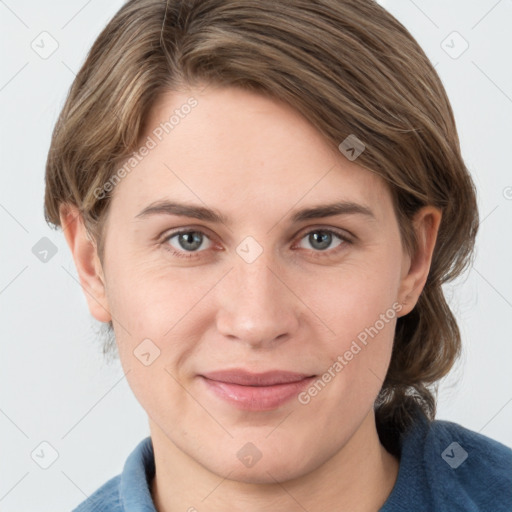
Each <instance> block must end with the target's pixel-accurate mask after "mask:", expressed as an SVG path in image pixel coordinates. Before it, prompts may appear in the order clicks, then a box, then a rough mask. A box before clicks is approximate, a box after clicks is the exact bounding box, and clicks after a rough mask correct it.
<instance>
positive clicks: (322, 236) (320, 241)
mask: <svg viewBox="0 0 512 512" xmlns="http://www.w3.org/2000/svg"><path fill="white" fill-rule="evenodd" d="M335 239H338V241H339V242H338V244H337V245H336V246H334V248H332V243H333V240H335ZM304 240H305V241H306V242H307V243H309V244H310V245H311V246H312V247H313V255H314V256H315V257H317V256H322V253H329V255H331V254H332V253H334V254H336V253H337V252H338V251H339V250H342V249H343V247H342V246H344V245H345V244H351V243H352V241H351V240H350V239H349V238H348V236H345V235H343V234H341V233H339V232H338V231H334V230H332V229H321V228H319V229H314V230H312V231H308V232H307V233H306V234H305V235H304V236H303V237H302V238H301V242H302V241H304Z"/></svg>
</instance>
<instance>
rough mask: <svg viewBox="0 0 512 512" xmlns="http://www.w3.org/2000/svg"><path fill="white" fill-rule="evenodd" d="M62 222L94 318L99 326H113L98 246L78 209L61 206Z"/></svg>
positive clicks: (66, 205)
mask: <svg viewBox="0 0 512 512" xmlns="http://www.w3.org/2000/svg"><path fill="white" fill-rule="evenodd" d="M59 214H60V222H61V226H62V229H63V232H64V236H65V237H66V241H67V243H68V245H69V248H70V249H71V253H72V255H73V259H74V261H75V266H76V269H77V271H78V277H79V279H80V284H81V285H82V290H83V291H84V293H85V298H86V299H87V304H88V306H89V311H90V312H91V315H92V316H93V317H94V318H96V320H98V321H100V322H110V321H111V320H112V317H111V315H110V310H109V307H108V302H107V296H106V287H105V279H104V275H103V269H102V266H101V262H100V259H99V256H98V252H97V247H96V243H95V241H94V240H93V238H92V237H91V236H90V235H89V233H88V232H87V230H86V228H85V225H84V222H83V218H82V215H81V214H80V212H79V210H78V208H77V207H76V206H74V205H70V204H62V205H61V206H60V208H59Z"/></svg>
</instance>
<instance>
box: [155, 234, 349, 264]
mask: <svg viewBox="0 0 512 512" xmlns="http://www.w3.org/2000/svg"><path fill="white" fill-rule="evenodd" d="M318 232H321V233H328V234H331V235H334V236H335V237H337V238H339V239H340V240H341V241H342V242H344V243H342V244H340V245H338V246H337V247H336V248H334V249H330V250H329V249H327V250H325V251H319V250H317V251H314V250H313V251H312V256H313V257H314V258H321V257H325V256H326V255H327V256H332V255H335V254H337V253H338V251H340V250H343V248H344V246H345V245H346V244H349V245H352V244H353V243H354V242H353V241H352V240H351V239H350V238H349V237H347V236H345V235H343V234H341V233H340V232H339V231H336V230H333V229H328V228H315V229H312V230H310V231H307V232H306V233H304V235H303V236H301V237H300V239H299V241H300V240H302V239H303V238H305V237H306V236H308V235H310V234H311V233H318ZM183 233H200V234H201V235H204V236H206V237H207V238H209V237H208V235H207V234H206V233H204V232H203V231H201V230H199V229H182V230H179V231H175V232H172V233H170V234H168V235H167V236H166V237H165V238H164V239H163V240H162V242H161V243H162V245H163V246H164V249H165V250H167V251H169V252H170V253H171V254H172V255H173V256H176V257H178V258H184V259H192V258H195V257H197V255H198V254H199V253H201V252H203V251H195V252H194V251H193V252H188V253H187V252H186V251H176V250H175V249H174V248H173V247H172V246H170V245H169V243H168V242H169V240H170V239H171V238H174V237H175V236H177V235H181V234H183ZM306 250H307V249H306Z"/></svg>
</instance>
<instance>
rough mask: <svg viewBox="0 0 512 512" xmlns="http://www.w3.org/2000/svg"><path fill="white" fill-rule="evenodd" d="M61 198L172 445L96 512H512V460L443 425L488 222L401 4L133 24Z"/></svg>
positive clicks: (72, 107)
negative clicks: (444, 397)
mask: <svg viewBox="0 0 512 512" xmlns="http://www.w3.org/2000/svg"><path fill="white" fill-rule="evenodd" d="M46 187H47V188H46V197H45V215H46V218H47V221H48V222H50V223H51V224H53V225H55V226H61V227H62V228H63V230H64V235H65V237H66V240H67V242H68V244H69V246H70V249H71V251H72V254H73V258H74V261H75V263H76V266H77V270H78V273H79V276H80V281H81V284H82V286H83V289H84V292H85V295H86V298H87V301H88V305H89V309H90V311H91V314H92V315H93V316H94V317H95V318H96V319H97V320H99V321H100V322H104V323H106V324H108V325H109V327H110V329H111V330H112V332H113V333H114V334H115V342H116V345H117V349H118V353H119V357H120V361H121V364H122V366H123V370H124V371H125V373H126V377H127V379H128V382H129V384H130V387H131V389H132V390H133V392H134V394H135V396H136V398H137V400H138V401H139V402H140V403H141V405H142V407H143V408H144V409H145V411H146V412H147V414H148V419H149V426H150V434H151V435H150V437H148V438H146V439H144V440H142V441H141V443H140V444H139V445H138V446H137V447H136V448H135V450H134V451H133V453H132V454H131V455H130V456H129V457H128V459H127V461H126V464H125V467H124V470H123V473H122V474H121V475H118V476H116V477H113V478H112V479H111V480H110V481H108V482H107V483H105V484H104V485H103V486H102V487H101V488H100V489H98V490H97V491H96V492H95V493H94V494H93V495H92V496H91V497H90V498H88V499H87V500H86V501H85V502H83V503H82V504H81V505H80V506H79V507H78V508H77V509H76V510H77V511H80V512H83V511H92V510H102V511H110V510H116V511H117V510H125V511H135V510H148V511H154V510H157V511H159V512H169V511H174V510H188V511H193V510H198V511H220V510H227V509H229V510H243V511H254V510H285V511H291V510H308V511H310V512H313V511H316V510H325V509H330V510H333V509H335V510H349V511H377V510H381V511H395V510H408V511H409V510H450V511H451V510H492V511H499V510H510V509H511V508H512V486H511V483H512V450H510V449H509V448H507V447H505V446H504V445H502V444H500V443H498V442H496V441H494V440H491V439H489V438H487V437H484V436H482V435H480V434H477V433H475V432H471V431H469V430H467V429H465V428H463V427H462V426H460V425H457V424H454V423H450V422H445V421H438V420H435V419H434V418H435V390H436V382H437V381H438V380H439V379H440V378H441V377H443V376H445V375H446V374H447V372H448V371H449V370H450V368H451V367H452V365H453V364H454V362H455V360H456V358H457V356H458V354H459V351H460V345H461V339H460V333H459V329H458V327H457V323H456V321H455V318H454V316H453V314H452V312H451V311H450V309H449V307H448V305H447V303H446V301H445V298H444V295H443V290H442V288H441V285H442V284H443V283H445V282H447V281H450V280H452V279H453V278H455V277H457V276H458V275H460V274H461V273H462V272H463V271H464V269H465V268H466V267H467V265H468V264H469V262H470V260H471V256H472V250H473V246H474V240H475V235H476V232H477V227H478V212H477V206H476V198H475V190H474V185H473V182H472V180H471V177H470V175H469V173H468V171H467V168H466V166H465V164H464V161H463V159H462V156H461V154H460V147H459V141H458V136H457V131H456V127H455V122H454V118H453V113H452V110H451V107H450V104H449V101H448V98H447V96H446V93H445V90H444V88H443V86H442V84H441V82H440V80H439V78H438V76H437V74H436V72H435V70H434V69H433V67H432V66H431V64H430V62H429V61H428V59H427V57H426V56H425V54H424V52H423V51H422V50H421V48H420V47H419V46H418V44H417V42H416V41H415V40H414V39H413V38H412V36H411V35H410V34H409V33H408V31H407V30H406V29H405V28H404V27H403V26H402V25H401V24H400V23H398V22H397V20H395V19H394V18H393V17H392V16H391V15H390V14H389V13H387V12H386V11H385V10H384V9H382V8H381V7H380V6H379V5H378V4H376V3H374V2H372V1H369V0H365V1H361V0H358V1H356V0H313V1H312V0H308V1H305V0H286V1H282V2H274V1H271V0H258V1H255V0H237V1H232V0H200V1H199V0H196V1H193V0H188V1H185V0H183V1H179V0H169V1H168V2H167V3H166V2H162V1H156V0H132V1H130V2H128V3H127V4H126V5H124V6H123V7H122V8H121V9H120V11H119V12H118V13H117V14H116V15H115V16H114V18H113V19H112V21H111V22H110V23H109V24H108V26H107V27H106V28H105V30H104V31H103V32H102V33H101V34H100V36H99V37H98V39H97V40H96V42H95V43H94V45H93V47H92V49H91V52H90V54H89V56H88V58H87V60H86V62H85V63H84V65H83V67H82V69H81V70H80V72H79V74H78V75H77V78H76V80H75V82H74V84H73V87H72V88H71V91H70V93H69V97H68V99H67V102H66V104H65V106H64V108H63V111H62V114H61V116H60V118H59V121H58V123H57V126H56V128H55V131H54V135H53V139H52V144H51V148H50V152H49V156H48V164H47V175H46ZM107 350H109V347H107Z"/></svg>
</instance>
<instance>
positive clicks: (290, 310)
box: [218, 240, 297, 346]
mask: <svg viewBox="0 0 512 512" xmlns="http://www.w3.org/2000/svg"><path fill="white" fill-rule="evenodd" d="M260 248H261V249H258V248H257V246H256V245H255V241H254V240H246V241H245V242H242V243H241V244H240V245H239V247H237V253H238V254H237V255H235V259H234V268H233V270H232V272H230V276H228V279H226V280H225V282H224V285H223V288H222V290H220V303H221V304H220V308H219V316H218V329H219V331H220V332H221V333H222V334H223V335H224V336H228V337H231V338H236V339H238V340H240V341H242V342H246V343H249V344H251V345H254V346H261V345H265V344H268V343H271V342H272V341H274V340H275V339H276V338H278V337H280V339H283V338H284V337H285V336H286V335H289V334H291V333H292V332H293V330H294V329H295V326H296V325H295V324H296V322H297V319H296V318H295V307H296V305H295V304H294V303H293V294H292V293H290V291H289V290H288V289H287V288H286V286H285V285H284V284H283V283H282V282H281V280H280V279H279V278H278V277H277V276H278V275H279V270H278V269H277V266H278V265H277V264H276V259H275V257H274V256H273V253H272V251H271V250H270V249H268V250H263V248H262V247H261V246H260ZM276 274H277V275H276Z"/></svg>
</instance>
